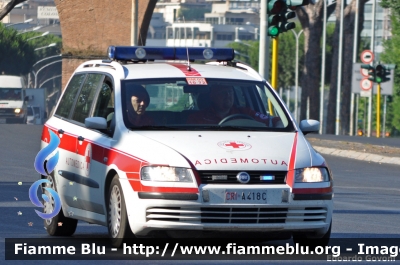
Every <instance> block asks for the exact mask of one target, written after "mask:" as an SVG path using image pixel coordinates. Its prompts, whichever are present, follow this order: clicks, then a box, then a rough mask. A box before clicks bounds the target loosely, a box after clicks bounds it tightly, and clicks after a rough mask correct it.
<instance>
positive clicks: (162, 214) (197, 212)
mask: <svg viewBox="0 0 400 265" xmlns="http://www.w3.org/2000/svg"><path fill="white" fill-rule="evenodd" d="M326 213H327V209H326V208H324V207H290V208H288V207H154V208H149V209H147V211H146V219H147V221H148V222H149V221H169V222H181V223H215V224H221V223H225V224H281V223H288V222H316V221H323V222H324V221H325V219H326Z"/></svg>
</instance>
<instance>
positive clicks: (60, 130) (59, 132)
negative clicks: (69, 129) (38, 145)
mask: <svg viewBox="0 0 400 265" xmlns="http://www.w3.org/2000/svg"><path fill="white" fill-rule="evenodd" d="M57 132H58V136H59V137H60V139H61V138H62V136H63V134H64V130H63V129H59V130H58V131H57Z"/></svg>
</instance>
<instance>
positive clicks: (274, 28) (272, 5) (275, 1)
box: [267, 0, 287, 37]
mask: <svg viewBox="0 0 400 265" xmlns="http://www.w3.org/2000/svg"><path fill="white" fill-rule="evenodd" d="M267 9H268V36H271V37H276V36H278V35H279V33H280V25H281V21H282V20H283V17H282V14H283V12H285V11H286V9H287V6H286V1H283V0H268V5H267Z"/></svg>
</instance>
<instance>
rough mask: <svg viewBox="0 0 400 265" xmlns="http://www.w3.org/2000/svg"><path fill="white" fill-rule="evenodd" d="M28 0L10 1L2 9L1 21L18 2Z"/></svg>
mask: <svg viewBox="0 0 400 265" xmlns="http://www.w3.org/2000/svg"><path fill="white" fill-rule="evenodd" d="M25 1H26V0H11V1H10V2H8V4H7V5H6V6H5V7H3V8H2V9H0V21H1V20H2V19H3V18H4V17H5V16H7V14H8V13H10V11H11V10H12V9H13V8H14V7H15V6H16V5H18V4H21V3H22V2H25Z"/></svg>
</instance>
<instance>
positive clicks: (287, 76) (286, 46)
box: [271, 26, 304, 88]
mask: <svg viewBox="0 0 400 265" xmlns="http://www.w3.org/2000/svg"><path fill="white" fill-rule="evenodd" d="M299 28H300V27H299V26H298V27H297V28H296V29H295V31H296V34H299V31H300V29H299ZM303 46H304V35H303V34H301V35H300V38H299V67H298V69H297V71H298V72H299V80H300V76H301V72H302V71H301V69H302V68H303V59H302V58H303V53H304V48H303ZM278 54H279V56H278V86H279V87H283V88H288V87H291V86H294V85H295V76H296V38H295V36H294V34H293V32H292V31H287V32H286V33H284V34H280V35H279V46H278ZM271 58H272V54H271Z"/></svg>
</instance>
